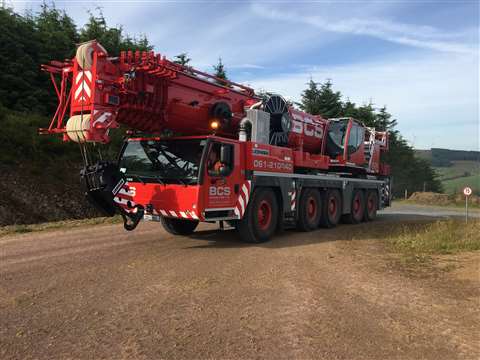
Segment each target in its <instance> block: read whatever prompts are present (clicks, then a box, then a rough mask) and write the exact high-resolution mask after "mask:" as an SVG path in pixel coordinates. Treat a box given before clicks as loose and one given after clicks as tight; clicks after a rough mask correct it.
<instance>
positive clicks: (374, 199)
mask: <svg viewBox="0 0 480 360" xmlns="http://www.w3.org/2000/svg"><path fill="white" fill-rule="evenodd" d="M377 209H378V194H377V191H376V190H369V191H367V200H366V201H365V215H364V221H372V220H374V219H375V218H376V217H377Z"/></svg>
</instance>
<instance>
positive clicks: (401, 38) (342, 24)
mask: <svg viewBox="0 0 480 360" xmlns="http://www.w3.org/2000/svg"><path fill="white" fill-rule="evenodd" d="M252 10H253V12H254V13H256V14H257V15H258V16H261V17H264V18H266V19H270V20H277V21H283V22H287V23H292V24H295V23H296V24H304V25H308V26H312V27H315V28H317V29H321V30H324V31H329V32H333V33H340V34H350V35H367V36H372V37H375V38H378V39H382V40H385V41H389V42H393V43H397V44H402V45H408V46H414V47H419V48H424V49H430V50H437V51H444V52H456V53H476V52H478V44H476V43H468V42H465V43H462V42H459V41H461V38H463V37H466V36H468V35H470V33H471V32H474V31H477V29H472V31H471V32H470V31H467V32H459V33H444V32H442V31H440V30H439V29H436V28H434V27H431V26H424V25H411V24H405V23H399V22H394V21H391V20H388V19H385V18H384V19H380V18H372V17H369V16H368V15H366V16H364V17H362V18H358V17H349V16H348V14H347V15H345V14H344V15H343V16H339V14H337V16H336V17H333V18H332V17H329V18H327V17H324V16H321V15H312V14H311V13H308V14H304V13H301V12H295V11H285V9H282V11H279V10H276V8H272V7H271V6H267V5H265V4H259V3H255V4H253V5H252Z"/></svg>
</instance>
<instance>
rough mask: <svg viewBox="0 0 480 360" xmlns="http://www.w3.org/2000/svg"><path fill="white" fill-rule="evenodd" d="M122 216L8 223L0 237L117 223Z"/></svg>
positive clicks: (2, 229)
mask: <svg viewBox="0 0 480 360" xmlns="http://www.w3.org/2000/svg"><path fill="white" fill-rule="evenodd" d="M121 222H122V218H121V217H120V216H114V217H97V218H91V219H82V220H64V221H56V222H48V223H43V224H31V225H8V226H2V227H0V237H2V236H6V235H12V234H23V233H29V232H35V231H44V230H54V229H62V228H68V229H70V228H75V227H80V226H87V225H99V224H117V223H121Z"/></svg>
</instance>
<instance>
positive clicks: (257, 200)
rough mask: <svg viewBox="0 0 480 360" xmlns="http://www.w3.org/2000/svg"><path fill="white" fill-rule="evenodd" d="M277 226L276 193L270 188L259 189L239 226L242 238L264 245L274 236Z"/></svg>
mask: <svg viewBox="0 0 480 360" xmlns="http://www.w3.org/2000/svg"><path fill="white" fill-rule="evenodd" d="M277 225H278V203H277V198H276V196H275V194H274V192H273V191H272V190H271V189H269V188H258V189H257V190H255V192H254V193H253V195H252V199H251V201H250V203H249V204H248V206H247V210H246V212H245V215H244V216H243V219H241V220H239V222H238V224H237V230H238V232H239V234H240V237H241V238H242V240H243V241H245V242H248V243H257V244H258V243H262V242H265V241H268V240H269V239H270V238H271V237H272V236H273V234H274V233H275V230H276V229H277Z"/></svg>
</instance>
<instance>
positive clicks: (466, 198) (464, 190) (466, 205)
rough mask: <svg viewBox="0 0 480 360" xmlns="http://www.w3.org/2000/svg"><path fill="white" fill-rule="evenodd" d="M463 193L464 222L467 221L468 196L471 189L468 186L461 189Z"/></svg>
mask: <svg viewBox="0 0 480 360" xmlns="http://www.w3.org/2000/svg"><path fill="white" fill-rule="evenodd" d="M463 195H465V222H466V223H468V197H469V196H470V195H472V189H471V188H469V187H468V186H467V187H465V188H464V189H463Z"/></svg>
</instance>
